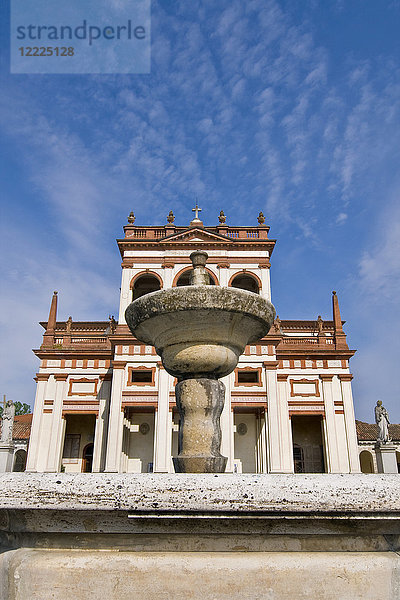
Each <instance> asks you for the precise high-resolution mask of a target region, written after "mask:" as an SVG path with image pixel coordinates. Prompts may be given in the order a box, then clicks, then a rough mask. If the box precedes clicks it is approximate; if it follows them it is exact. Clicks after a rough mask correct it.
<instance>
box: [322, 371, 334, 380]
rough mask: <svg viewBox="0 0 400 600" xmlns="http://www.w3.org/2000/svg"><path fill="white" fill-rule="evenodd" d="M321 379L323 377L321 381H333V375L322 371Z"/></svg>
mask: <svg viewBox="0 0 400 600" xmlns="http://www.w3.org/2000/svg"><path fill="white" fill-rule="evenodd" d="M320 379H321V381H332V379H333V375H331V374H328V373H321V375H320Z"/></svg>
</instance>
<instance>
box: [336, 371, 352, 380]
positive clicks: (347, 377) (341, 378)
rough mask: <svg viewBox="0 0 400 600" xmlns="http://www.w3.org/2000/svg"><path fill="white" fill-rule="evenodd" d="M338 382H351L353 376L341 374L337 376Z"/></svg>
mask: <svg viewBox="0 0 400 600" xmlns="http://www.w3.org/2000/svg"><path fill="white" fill-rule="evenodd" d="M338 377H339V379H340V381H351V380H352V379H353V375H352V374H351V373H343V374H342V375H338Z"/></svg>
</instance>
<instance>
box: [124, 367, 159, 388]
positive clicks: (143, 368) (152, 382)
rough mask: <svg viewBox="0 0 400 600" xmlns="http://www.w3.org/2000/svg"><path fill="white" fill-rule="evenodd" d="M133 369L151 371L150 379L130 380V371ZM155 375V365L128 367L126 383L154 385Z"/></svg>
mask: <svg viewBox="0 0 400 600" xmlns="http://www.w3.org/2000/svg"><path fill="white" fill-rule="evenodd" d="M134 371H151V381H132V373H133V372H134ZM155 375H156V368H155V367H143V366H140V367H128V381H127V385H128V386H130V385H150V386H154V385H155Z"/></svg>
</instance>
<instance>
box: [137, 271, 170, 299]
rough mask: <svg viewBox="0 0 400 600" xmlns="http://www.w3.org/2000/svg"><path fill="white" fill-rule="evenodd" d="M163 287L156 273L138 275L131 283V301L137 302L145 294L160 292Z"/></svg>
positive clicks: (149, 272)
mask: <svg viewBox="0 0 400 600" xmlns="http://www.w3.org/2000/svg"><path fill="white" fill-rule="evenodd" d="M162 286H163V283H162V279H161V277H160V276H159V275H157V273H153V272H152V271H148V272H144V273H138V275H136V277H134V278H133V279H132V281H131V285H130V287H131V289H132V300H137V298H140V297H141V296H144V295H145V294H150V292H156V291H157V290H161V288H162Z"/></svg>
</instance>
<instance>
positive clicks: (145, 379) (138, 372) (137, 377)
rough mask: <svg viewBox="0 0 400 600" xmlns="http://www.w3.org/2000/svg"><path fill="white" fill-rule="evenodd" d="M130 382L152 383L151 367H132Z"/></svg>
mask: <svg viewBox="0 0 400 600" xmlns="http://www.w3.org/2000/svg"><path fill="white" fill-rule="evenodd" d="M131 382H132V383H150V384H152V383H153V369H148V370H147V369H146V370H144V369H132V371H131Z"/></svg>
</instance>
